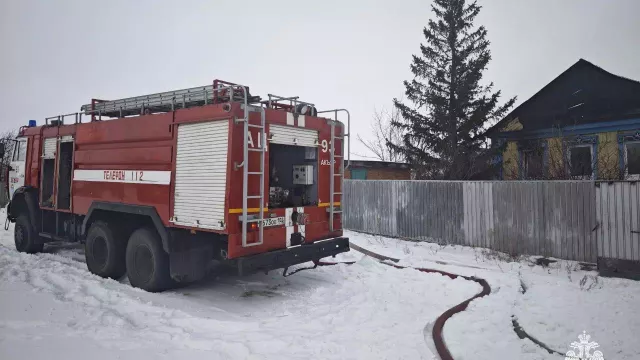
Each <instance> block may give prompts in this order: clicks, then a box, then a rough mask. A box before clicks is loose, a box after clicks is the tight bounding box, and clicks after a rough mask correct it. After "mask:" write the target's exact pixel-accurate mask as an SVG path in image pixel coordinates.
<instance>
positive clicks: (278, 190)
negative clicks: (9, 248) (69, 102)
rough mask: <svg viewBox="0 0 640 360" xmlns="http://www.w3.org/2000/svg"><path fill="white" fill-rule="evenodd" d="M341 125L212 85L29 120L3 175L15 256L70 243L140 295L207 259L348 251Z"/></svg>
mask: <svg viewBox="0 0 640 360" xmlns="http://www.w3.org/2000/svg"><path fill="white" fill-rule="evenodd" d="M338 114H344V115H346V118H347V120H349V113H348V111H346V110H344V109H337V110H329V111H317V109H316V107H315V106H314V104H312V103H307V102H303V101H300V100H299V98H298V97H281V96H276V95H271V94H270V95H269V96H268V98H267V99H263V98H260V97H258V96H253V95H251V93H250V91H249V88H248V87H246V86H241V85H236V84H233V83H229V82H224V81H220V80H215V81H214V82H213V85H209V86H202V87H197V88H190V89H183V90H176V91H169V92H163V93H157V94H151V95H144V96H136V97H131V98H125V99H120V100H113V101H104V100H97V99H93V100H92V101H91V103H90V104H87V105H83V106H82V107H81V110H80V112H77V113H73V114H66V115H60V116H55V117H51V118H47V119H45V122H44V124H42V125H40V126H37V124H36V123H35V121H33V120H31V121H29V126H24V127H22V128H20V130H19V135H18V137H17V139H16V143H15V148H14V150H13V157H12V161H11V164H10V168H9V174H8V176H7V178H8V179H9V180H8V182H9V183H8V184H7V186H8V188H9V193H10V199H11V202H10V204H9V206H8V211H7V218H8V221H11V222H15V224H16V225H15V235H14V236H15V244H16V248H17V249H18V250H19V251H22V252H27V253H35V252H38V251H41V250H42V249H43V244H45V243H47V242H54V241H55V242H59V241H69V242H81V243H84V248H85V257H86V262H87V267H88V269H89V270H90V271H91V272H92V273H94V274H97V275H99V276H102V277H108V278H114V279H117V278H120V277H122V276H124V275H125V274H126V275H127V276H128V278H129V281H130V283H131V285H132V286H135V287H139V288H142V289H145V290H147V291H162V290H166V289H169V288H171V287H172V286H174V285H175V284H176V283H180V282H192V281H196V280H198V279H201V278H202V277H203V276H204V275H205V274H206V271H207V267H208V265H209V264H210V263H211V261H213V260H218V261H220V262H222V263H225V264H229V265H233V266H234V267H237V269H238V271H239V273H240V274H247V273H252V272H256V271H269V270H274V269H281V268H284V269H285V271H286V269H287V267H289V266H291V265H294V264H300V263H303V262H308V261H318V260H319V259H321V258H323V257H327V256H333V255H336V254H338V253H341V252H345V251H349V240H348V238H345V237H343V236H342V235H343V232H342V210H341V207H340V200H341V198H342V183H343V174H344V167H345V160H347V162H348V158H347V159H345V155H346V154H348V152H347V153H345V152H344V148H345V143H347V145H348V144H349V141H348V135H349V134H348V128H349V122H347V129H345V126H344V123H343V122H340V121H338V120H337V119H338ZM345 130H346V131H345ZM346 156H347V157H348V155H346ZM267 190H268V192H267Z"/></svg>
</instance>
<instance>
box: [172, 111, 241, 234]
mask: <svg viewBox="0 0 640 360" xmlns="http://www.w3.org/2000/svg"><path fill="white" fill-rule="evenodd" d="M228 136H229V120H219V121H208V122H203V123H196V124H182V125H179V126H178V146H177V150H176V176H175V179H176V181H175V192H174V195H175V198H174V208H173V222H174V223H175V224H177V225H183V226H191V227H200V228H206V229H215V230H223V229H224V200H225V194H226V184H227V161H228V156H227V155H228V154H227V152H228V143H229V140H228Z"/></svg>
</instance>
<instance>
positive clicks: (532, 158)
mask: <svg viewBox="0 0 640 360" xmlns="http://www.w3.org/2000/svg"><path fill="white" fill-rule="evenodd" d="M522 174H523V175H524V178H525V179H541V178H542V177H543V176H544V156H543V150H542V149H530V150H523V151H522Z"/></svg>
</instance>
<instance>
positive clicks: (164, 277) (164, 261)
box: [126, 228, 174, 292]
mask: <svg viewBox="0 0 640 360" xmlns="http://www.w3.org/2000/svg"><path fill="white" fill-rule="evenodd" d="M126 257H127V275H128V277H129V282H130V283H131V286H134V287H137V288H140V289H143V290H146V291H149V292H158V291H163V290H168V289H170V288H171V287H173V285H174V284H173V280H172V279H171V275H170V273H169V254H167V253H166V252H165V251H164V249H163V248H162V241H161V240H160V237H159V236H158V234H157V233H156V231H155V230H154V229H150V228H140V229H138V230H136V231H134V232H133V234H131V237H129V243H128V244H127V256H126Z"/></svg>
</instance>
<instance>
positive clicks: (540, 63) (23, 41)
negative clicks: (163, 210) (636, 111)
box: [0, 0, 640, 154]
mask: <svg viewBox="0 0 640 360" xmlns="http://www.w3.org/2000/svg"><path fill="white" fill-rule="evenodd" d="M430 3H431V2H430V1H424V0H423V1H418V0H394V1H389V0H387V1H372V0H342V1H333V0H322V1H313V2H311V1H277V0H269V1H257V0H248V1H215V0H209V1H187V0H181V1H177V0H172V1H142V0H136V1H124V0H111V1H100V2H97V1H83V0H77V1H71V0H69V1H67V0H56V1H53V0H52V1H33V0H0V4H1V5H0V7H1V8H0V130H3V131H4V130H8V129H11V128H17V127H18V126H20V125H23V124H26V123H27V120H29V119H36V120H38V123H40V122H42V120H43V119H44V118H45V117H47V116H54V115H58V114H60V113H70V112H75V111H78V110H79V109H80V106H81V105H83V104H85V103H88V102H89V101H90V99H91V98H92V97H95V98H105V99H115V98H122V97H128V96H135V95H143V94H147V93H153V92H160V91H166V90H172V89H179V88H186V87H195V86H200V85H206V84H210V83H211V81H212V80H213V79H214V78H219V79H223V80H227V81H232V82H236V83H241V84H244V85H248V86H250V88H251V92H252V93H253V94H259V95H263V96H266V94H267V93H272V94H277V95H283V96H293V95H299V96H300V97H301V100H306V101H309V102H313V103H315V104H316V105H317V107H318V108H319V109H320V110H322V109H329V108H336V107H344V108H347V109H349V110H350V111H351V114H352V133H353V134H354V135H355V134H361V135H362V136H364V137H367V136H368V134H369V126H370V125H369V122H370V119H371V116H372V114H373V112H374V110H375V109H381V108H384V107H386V108H390V107H391V99H392V98H393V97H400V96H402V94H403V86H402V81H403V80H405V79H409V78H410V77H411V73H410V71H409V63H410V60H411V54H414V53H417V52H418V50H419V44H420V42H422V41H424V38H423V36H422V28H423V27H424V26H425V25H426V24H427V21H428V19H429V18H431V17H432V16H433V15H432V13H431V12H430ZM479 3H480V4H481V5H482V6H483V9H482V10H481V12H480V15H479V16H478V18H477V23H478V24H483V25H485V26H486V28H487V30H488V39H489V40H490V41H491V50H492V56H493V60H492V61H491V62H490V63H489V69H488V71H487V72H486V73H485V78H486V79H487V80H490V81H493V82H494V83H495V85H496V87H497V89H501V90H502V91H503V94H504V96H505V98H506V97H508V96H514V95H517V96H518V102H517V103H516V105H517V104H519V103H520V102H522V101H524V100H526V99H527V98H528V97H530V96H531V95H533V94H534V93H535V92H536V91H538V90H539V89H540V88H541V87H542V86H544V85H545V84H547V83H548V82H549V81H551V80H552V79H553V78H554V77H556V76H557V75H558V74H560V73H561V72H562V71H564V70H565V69H566V68H568V67H569V66H571V65H572V64H573V63H575V62H576V61H578V59H580V58H584V59H586V60H589V61H591V62H593V63H594V64H596V65H598V66H601V67H603V68H604V69H605V70H608V71H610V72H612V73H615V74H618V75H622V76H626V77H629V78H633V79H639V80H640V0H608V1H607V0H528V1H524V0H480V1H479ZM354 140H355V136H354ZM352 152H356V153H363V154H364V153H366V151H365V150H364V148H363V147H362V146H361V145H359V144H358V143H357V141H352Z"/></svg>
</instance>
